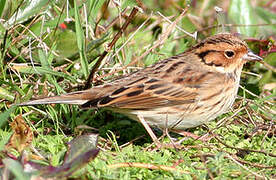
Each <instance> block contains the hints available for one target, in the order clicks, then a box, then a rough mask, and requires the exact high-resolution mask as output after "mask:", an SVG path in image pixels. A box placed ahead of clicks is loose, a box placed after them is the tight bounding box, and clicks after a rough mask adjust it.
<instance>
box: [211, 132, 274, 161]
mask: <svg viewBox="0 0 276 180" xmlns="http://www.w3.org/2000/svg"><path fill="white" fill-rule="evenodd" d="M214 138H215V139H216V140H218V142H219V143H221V144H223V145H224V146H226V147H228V148H231V149H236V150H240V151H249V152H256V153H262V154H265V155H269V156H271V157H276V154H272V153H269V152H265V151H258V150H254V149H243V148H238V147H233V146H230V145H228V144H226V143H224V142H223V141H222V140H221V139H220V138H218V137H217V136H214Z"/></svg>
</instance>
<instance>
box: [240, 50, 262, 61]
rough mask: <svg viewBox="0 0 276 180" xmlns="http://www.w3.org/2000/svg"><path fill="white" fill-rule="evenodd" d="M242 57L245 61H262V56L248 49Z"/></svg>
mask: <svg viewBox="0 0 276 180" xmlns="http://www.w3.org/2000/svg"><path fill="white" fill-rule="evenodd" d="M242 59H243V60H246V61H262V60H263V58H261V57H260V56H258V55H256V54H254V53H253V52H252V51H251V50H249V51H248V53H247V54H245V55H244V56H243V57H242Z"/></svg>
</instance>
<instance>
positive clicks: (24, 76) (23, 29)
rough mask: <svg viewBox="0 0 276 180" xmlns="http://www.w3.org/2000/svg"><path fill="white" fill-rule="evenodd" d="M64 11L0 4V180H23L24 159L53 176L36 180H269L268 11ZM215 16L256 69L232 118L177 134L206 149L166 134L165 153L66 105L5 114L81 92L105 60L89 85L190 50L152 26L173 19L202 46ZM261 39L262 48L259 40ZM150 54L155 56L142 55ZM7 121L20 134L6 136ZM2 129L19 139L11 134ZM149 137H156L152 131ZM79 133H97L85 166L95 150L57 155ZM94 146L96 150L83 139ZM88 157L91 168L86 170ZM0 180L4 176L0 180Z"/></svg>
mask: <svg viewBox="0 0 276 180" xmlns="http://www.w3.org/2000/svg"><path fill="white" fill-rule="evenodd" d="M66 2H67V1H64V2H48V1H43V0H41V1H36V3H27V2H21V1H17V2H12V1H1V4H3V6H1V7H4V8H0V15H1V18H2V19H3V20H4V21H2V23H1V25H0V36H1V39H3V41H1V54H0V55H1V58H0V59H1V60H0V67H1V70H0V120H1V121H0V125H1V129H0V150H1V153H0V157H1V161H0V168H1V169H0V171H1V173H4V172H5V171H4V170H7V169H8V170H10V171H8V172H10V173H11V174H13V175H14V176H15V177H16V178H19V179H20V175H22V177H23V175H24V177H25V178H26V179H28V178H29V177H30V176H31V175H30V174H28V173H27V172H24V171H23V169H22V166H24V165H26V164H25V163H22V161H19V160H20V159H22V158H23V159H24V158H26V160H27V161H29V160H32V161H36V162H38V163H40V164H41V163H42V164H45V165H51V166H56V167H58V168H59V170H60V171H59V172H53V171H47V170H45V169H44V170H43V169H39V168H36V169H39V171H38V172H39V173H41V174H39V175H41V176H43V177H45V176H46V175H48V176H52V177H56V178H57V177H64V178H68V177H69V176H70V177H71V178H83V179H85V178H87V179H118V178H120V179H157V178H158V179H165V178H168V179H273V178H276V170H275V169H276V146H275V140H276V138H275V133H276V125H275V119H276V113H275V112H276V108H275V107H276V106H275V98H276V88H275V83H276V78H275V77H276V76H275V66H276V64H275V57H276V53H275V47H276V44H275V33H274V32H275V30H276V25H275V20H276V16H275V13H273V8H272V7H273V6H275V5H273V3H271V4H269V3H267V2H266V1H264V0H261V1H258V2H257V4H254V5H252V4H250V3H249V1H241V0H232V1H231V2H230V3H217V2H215V1H200V0H198V1H192V4H191V6H190V8H189V10H188V12H187V13H186V14H185V15H183V17H181V16H180V14H181V12H182V9H183V8H186V7H187V4H189V2H188V1H184V0H179V1H156V2H154V1H122V2H121V3H120V4H114V2H115V1H114V2H113V1H103V0H94V1H85V2H84V1H72V2H71V1H69V4H67V3H66ZM241 4H242V5H243V7H246V8H248V9H249V11H248V13H249V14H244V13H243V11H241V10H240V9H239V8H240V6H241ZM134 6H139V7H140V8H141V9H142V10H143V12H142V11H141V10H140V11H139V12H137V14H136V15H135V17H134V18H133V19H131V21H130V24H129V25H128V26H127V27H126V29H125V30H124V33H123V34H122V36H121V37H120V38H119V39H118V41H117V42H116V43H115V44H114V45H113V46H112V48H111V49H108V47H107V46H108V44H109V43H110V42H111V41H112V39H114V37H115V35H116V33H117V32H118V31H119V30H120V29H121V28H122V25H123V24H124V22H125V20H126V19H127V17H126V16H127V15H129V14H130V12H131V11H132V9H133V7H134ZM214 6H221V7H223V8H224V9H225V10H226V11H227V10H228V16H227V18H232V19H231V21H232V22H233V24H239V26H237V27H236V26H233V24H232V25H231V24H230V25H229V24H226V25H225V26H226V27H228V28H230V29H231V30H232V31H234V32H235V31H238V32H242V33H243V34H242V35H243V36H245V37H247V40H248V44H249V46H250V48H251V49H252V50H254V52H255V53H259V54H261V55H262V56H263V57H264V61H265V63H264V64H260V63H254V64H252V63H250V64H247V65H246V66H245V68H244V72H243V74H242V77H241V83H240V84H241V88H240V89H239V93H238V94H239V97H238V98H237V100H236V102H235V104H234V106H233V109H232V110H230V111H229V112H228V113H226V114H224V115H222V116H221V117H218V118H217V119H216V120H215V121H212V122H210V123H209V124H206V125H204V126H200V127H196V128H193V129H189V130H188V131H189V132H192V133H194V134H196V135H199V136H203V135H209V136H211V137H212V138H211V139H209V140H208V141H200V140H193V139H191V138H184V139H183V137H180V136H178V135H175V134H171V135H172V137H173V138H175V139H177V140H180V139H183V140H182V143H181V144H179V145H178V146H176V147H173V146H169V145H166V144H169V143H170V140H169V139H168V138H167V137H163V138H161V141H162V143H163V144H164V147H162V148H156V147H155V145H153V144H151V143H152V141H151V139H150V138H149V136H148V135H147V133H146V131H145V130H144V128H143V126H142V125H140V124H139V123H137V122H135V121H132V120H130V119H128V118H127V117H125V116H123V115H121V114H116V113H113V112H111V111H108V110H105V109H99V110H92V109H89V110H80V109H79V108H78V107H76V106H69V105H54V106H51V105H47V106H42V105H41V106H34V107H31V106H28V107H15V106H12V104H14V103H18V102H24V101H27V100H29V99H31V98H35V97H41V96H50V95H55V94H62V93H64V92H72V91H76V90H79V89H81V88H83V87H84V86H85V82H86V79H87V77H88V76H89V71H90V70H91V69H92V68H93V67H95V64H96V63H97V61H99V57H100V56H101V55H102V53H103V52H104V51H106V52H107V55H106V56H105V57H104V58H103V61H102V63H100V64H99V67H98V68H97V69H96V70H97V71H96V73H95V76H94V79H93V85H97V84H103V83H104V82H108V81H110V80H112V79H115V78H116V77H118V76H121V75H124V74H126V73H130V72H133V71H135V70H137V69H140V68H143V67H145V66H148V65H150V64H153V63H155V62H157V61H158V60H162V59H164V58H166V57H170V56H172V55H175V54H178V53H181V52H183V51H184V50H185V49H187V48H188V47H190V46H191V45H193V44H195V42H196V40H194V39H193V38H192V37H190V36H188V35H187V34H185V33H184V32H183V31H181V30H179V29H177V28H176V27H175V25H174V26H170V23H168V21H167V20H166V19H165V18H164V17H162V16H166V17H168V18H170V21H172V22H176V21H177V18H178V17H180V18H178V22H177V26H179V27H181V28H182V29H184V30H185V31H188V32H191V33H193V32H195V31H196V32H198V39H203V38H204V37H207V36H210V35H212V34H214V33H215V32H217V31H221V28H220V27H218V26H217V27H215V26H216V25H217V24H225V23H227V22H217V20H216V18H215V17H216V16H215V12H214V10H213V7H214ZM252 10H254V11H255V12H256V14H255V15H254V16H253V15H252V14H250V13H252ZM160 14H161V15H160ZM219 19H223V18H219ZM113 22H114V23H113ZM244 24H248V25H250V24H257V25H255V26H244ZM172 27H173V28H172ZM260 38H261V39H262V40H258V39H260ZM155 46H156V47H155ZM150 47H155V48H153V49H152V50H151V51H150V52H147V51H149V49H150ZM145 52H146V53H145ZM142 57H143V58H142ZM21 116H22V117H21ZM12 121H14V122H15V121H16V122H17V121H18V122H20V123H18V125H17V126H15V125H12V124H11V122H12ZM8 122H9V123H8ZM13 129H17V130H20V131H16V133H14V130H13ZM25 132H26V133H25ZM155 132H156V134H157V135H159V136H162V132H161V131H160V130H155ZM24 133H25V134H24ZM87 133H88V134H91V133H97V134H99V138H98V148H99V149H100V152H99V154H98V155H97V153H96V154H93V153H92V155H91V154H90V155H89V156H88V155H84V154H85V152H87V151H88V150H91V149H92V151H93V148H95V147H94V145H91V147H90V148H89V147H87V145H90V144H89V143H88V140H87V139H84V140H82V141H81V140H80V143H79V144H78V145H76V144H71V145H70V143H69V146H68V145H66V143H68V142H70V141H71V140H73V139H76V137H81V138H83V135H84V134H87ZM20 135H21V136H20ZM80 135H81V136H80ZM17 139H19V140H17ZM18 142H19V143H18ZM93 143H96V142H95V141H94V140H93ZM22 149H24V152H23V151H22ZM93 152H94V151H93ZM68 154H69V155H68ZM72 154H73V157H76V159H74V158H72V156H71V155H72ZM77 155H83V156H82V157H78V156H77ZM96 155H97V156H96ZM95 156H96V157H95ZM70 157H71V158H70ZM87 157H89V158H91V161H89V163H88V164H87V161H85V160H87V159H89V158H87ZM94 158H95V159H94ZM92 159H93V160H92ZM68 164H69V165H68ZM66 165H68V166H69V167H70V169H74V168H75V169H77V171H75V172H74V173H73V174H72V175H71V174H70V175H67V174H66V173H65V172H66V171H65V170H64V169H62V168H65V167H66ZM12 167H16V168H15V169H13V168H12ZM79 167H83V168H79ZM43 172H44V174H43ZM45 172H47V173H48V174H47V173H45ZM2 177H6V176H5V174H2Z"/></svg>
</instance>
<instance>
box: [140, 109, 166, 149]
mask: <svg viewBox="0 0 276 180" xmlns="http://www.w3.org/2000/svg"><path fill="white" fill-rule="evenodd" d="M137 117H138V119H139V121H140V122H141V123H142V124H143V126H144V128H145V129H146V131H147V132H148V133H149V135H150V137H151V139H152V140H153V142H154V143H155V144H156V146H158V147H161V143H160V141H159V140H158V138H157V137H156V135H155V134H154V133H153V131H152V129H151V128H150V126H149V124H148V123H147V122H146V120H145V119H144V117H143V116H142V115H139V114H138V116H137Z"/></svg>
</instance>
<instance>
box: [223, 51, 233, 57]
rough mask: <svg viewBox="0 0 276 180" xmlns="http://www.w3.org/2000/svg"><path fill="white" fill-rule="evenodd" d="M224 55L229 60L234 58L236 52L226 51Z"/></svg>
mask: <svg viewBox="0 0 276 180" xmlns="http://www.w3.org/2000/svg"><path fill="white" fill-rule="evenodd" d="M224 55H225V56H226V57H227V58H232V57H233V56H234V55H235V52H234V51H231V50H227V51H224Z"/></svg>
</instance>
